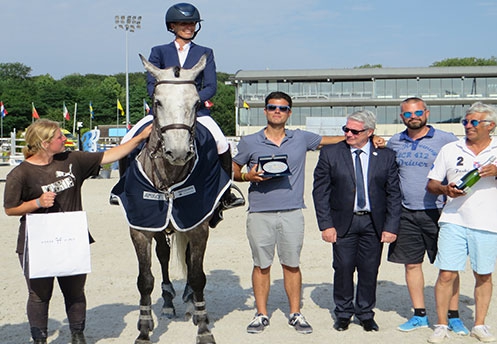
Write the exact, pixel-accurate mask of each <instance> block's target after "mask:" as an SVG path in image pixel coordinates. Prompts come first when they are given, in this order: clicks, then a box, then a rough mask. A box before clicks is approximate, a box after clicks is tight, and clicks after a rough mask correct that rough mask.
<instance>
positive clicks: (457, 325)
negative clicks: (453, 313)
mask: <svg viewBox="0 0 497 344" xmlns="http://www.w3.org/2000/svg"><path fill="white" fill-rule="evenodd" d="M449 330H451V331H452V332H454V333H456V334H459V335H461V336H467V335H468V334H469V330H468V328H467V327H466V326H464V323H463V322H462V321H461V319H459V318H449Z"/></svg>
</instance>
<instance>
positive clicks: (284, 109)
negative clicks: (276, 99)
mask: <svg viewBox="0 0 497 344" xmlns="http://www.w3.org/2000/svg"><path fill="white" fill-rule="evenodd" d="M276 109H279V110H280V111H281V112H288V111H290V110H291V107H289V106H288V105H273V104H268V105H266V110H267V111H276Z"/></svg>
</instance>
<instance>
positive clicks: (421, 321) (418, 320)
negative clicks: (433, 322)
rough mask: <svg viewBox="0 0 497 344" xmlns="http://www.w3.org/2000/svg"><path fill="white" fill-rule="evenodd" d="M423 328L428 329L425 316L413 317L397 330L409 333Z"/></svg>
mask: <svg viewBox="0 0 497 344" xmlns="http://www.w3.org/2000/svg"><path fill="white" fill-rule="evenodd" d="M423 327H428V317H427V316H426V315H425V316H424V317H420V316H417V315H415V316H413V317H412V318H411V319H409V320H408V321H407V322H405V323H403V324H402V325H400V326H399V327H397V329H398V330H400V331H403V332H409V331H413V330H417V329H418V328H423Z"/></svg>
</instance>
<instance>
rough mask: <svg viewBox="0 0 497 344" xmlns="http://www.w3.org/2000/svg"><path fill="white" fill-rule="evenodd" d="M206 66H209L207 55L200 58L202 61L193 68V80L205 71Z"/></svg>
mask: <svg viewBox="0 0 497 344" xmlns="http://www.w3.org/2000/svg"><path fill="white" fill-rule="evenodd" d="M206 64H207V55H205V54H204V55H202V56H201V57H200V60H199V61H198V62H197V64H196V65H195V66H193V68H192V69H191V71H192V72H193V75H194V77H193V79H195V78H196V77H197V75H198V74H199V73H200V72H201V71H203V70H204V68H205V65H206Z"/></svg>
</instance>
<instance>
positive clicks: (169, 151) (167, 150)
mask: <svg viewBox="0 0 497 344" xmlns="http://www.w3.org/2000/svg"><path fill="white" fill-rule="evenodd" d="M140 58H141V60H142V63H143V65H144V66H145V69H146V70H147V71H148V72H149V73H150V74H151V75H152V76H153V77H154V78H155V80H157V82H156V84H155V90H154V100H153V112H154V116H155V118H154V133H153V134H152V136H151V138H150V140H151V141H152V140H154V136H156V138H157V140H158V142H157V145H158V146H157V149H156V152H155V153H154V154H157V153H159V151H162V154H163V157H164V158H166V159H167V160H168V161H169V163H171V164H173V165H185V164H186V163H187V162H188V161H189V160H190V159H191V158H193V157H194V156H195V150H194V135H195V122H196V115H197V108H198V106H199V104H200V98H199V96H198V92H197V88H196V86H195V78H196V77H197V75H198V74H199V73H200V72H201V71H202V70H203V69H204V68H205V64H206V60H207V58H206V57H205V55H204V56H202V57H201V58H200V61H199V62H198V63H197V64H196V65H195V66H194V67H193V68H192V69H181V68H179V67H172V68H166V69H160V68H157V67H156V66H154V65H153V64H151V63H150V62H148V61H147V59H146V58H144V57H143V56H142V55H140ZM159 146H160V147H159Z"/></svg>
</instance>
